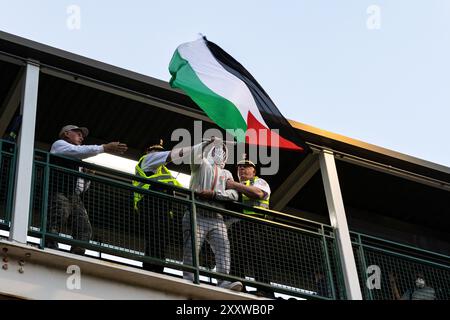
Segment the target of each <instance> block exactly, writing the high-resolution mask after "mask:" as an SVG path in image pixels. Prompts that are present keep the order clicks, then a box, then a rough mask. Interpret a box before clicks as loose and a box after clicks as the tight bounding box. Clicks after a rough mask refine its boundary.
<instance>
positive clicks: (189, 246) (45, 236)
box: [0, 149, 450, 299]
mask: <svg viewBox="0 0 450 320" xmlns="http://www.w3.org/2000/svg"><path fill="white" fill-rule="evenodd" d="M2 150H3V149H2ZM12 159H13V154H10V153H3V152H2V158H1V164H2V167H1V172H2V180H1V181H2V182H1V188H3V189H5V188H9V187H10V185H11V183H10V182H11V181H10V182H8V183H5V182H3V181H4V180H6V179H4V178H3V177H6V176H7V174H5V173H4V172H10V170H12V168H13V166H12V163H13V162H14V161H12ZM55 159H56V160H57V161H54V160H52V156H51V155H49V154H48V153H45V152H36V156H35V162H34V168H33V189H32V196H33V199H32V210H31V213H30V230H31V232H32V233H33V235H38V236H39V237H41V239H42V243H41V246H42V247H50V248H58V243H59V244H61V243H63V244H67V245H69V246H70V248H71V249H70V250H71V251H72V252H73V253H76V254H84V253H85V250H86V249H91V250H95V251H98V252H100V253H109V254H112V255H114V256H117V257H126V258H131V259H133V260H136V261H140V262H142V267H143V268H144V269H146V270H150V271H154V272H164V271H167V270H166V269H165V267H167V268H171V270H178V273H177V275H178V276H179V277H181V276H183V277H184V278H186V279H190V280H193V281H198V280H199V279H198V278H197V275H203V276H206V277H209V279H210V280H209V281H210V282H211V283H214V284H217V285H219V286H222V287H225V288H227V285H230V284H232V283H235V282H236V281H239V282H242V284H243V285H244V290H247V291H248V292H254V291H252V289H255V288H256V290H257V291H256V293H257V294H259V295H262V296H266V297H274V296H275V294H277V293H283V294H288V295H292V296H298V297H302V298H321V299H346V290H345V286H344V281H343V277H342V270H341V263H340V261H339V254H338V252H337V247H336V239H335V236H334V231H333V229H332V228H331V227H330V226H327V225H323V224H320V223H317V222H313V221H308V220H305V219H300V218H297V217H293V216H289V215H286V214H283V213H279V212H274V211H270V210H261V209H257V208H251V209H252V210H253V211H255V212H257V213H260V215H259V217H258V216H257V217H256V218H255V216H251V215H247V214H244V212H246V211H245V210H247V211H248V209H249V208H248V207H243V206H242V205H240V204H237V203H227V204H225V203H219V202H205V201H199V200H198V199H195V198H194V199H195V200H194V199H193V197H192V193H191V191H190V190H187V189H180V188H176V187H173V186H169V185H164V184H160V183H156V182H155V183H153V182H150V186H151V187H150V189H149V190H144V189H140V188H137V187H134V186H133V185H132V181H133V180H136V179H138V180H139V179H141V178H138V177H136V176H132V175H127V174H123V173H119V172H115V171H114V170H110V169H106V168H102V167H97V166H95V165H92V164H87V163H81V162H73V161H69V162H68V161H67V160H68V159H65V158H62V160H63V161H62V162H61V161H60V160H61V159H59V157H55ZM58 159H59V160H58ZM80 167H84V168H85V169H80ZM86 169H88V170H86ZM89 169H90V170H93V169H94V170H96V172H95V174H93V172H92V171H89ZM8 170H9V171H8ZM146 182H147V183H148V181H146ZM6 186H8V187H6ZM3 189H2V190H3ZM5 190H6V189H5ZM8 190H9V189H8ZM6 193H7V192H6ZM136 193H139V194H141V195H142V196H143V197H142V198H141V200H140V201H138V203H137V204H136V203H135V195H136ZM2 194H5V193H2ZM2 199H4V198H2ZM0 204H1V205H2V208H6V207H7V206H8V204H7V201H5V200H2V202H0ZM2 212H4V211H2ZM194 212H195V215H193V213H194ZM4 216H5V215H4ZM194 218H195V219H194ZM194 235H195V236H194ZM351 236H352V242H353V250H354V256H355V260H356V265H357V270H358V276H359V281H360V284H361V290H362V293H363V297H364V299H449V298H450V271H449V269H450V263H449V261H450V260H449V257H446V256H442V255H436V254H433V253H431V252H425V251H423V250H422V251H420V250H416V249H414V248H411V247H406V246H402V245H399V244H395V243H389V242H388V241H384V240H383V239H376V238H373V237H369V236H365V235H359V234H356V233H351ZM194 244H195V245H194ZM59 248H60V246H59ZM373 266H376V267H378V268H379V270H380V275H381V277H380V280H379V285H378V287H377V285H375V286H373V287H370V288H369V286H368V285H367V284H368V282H370V281H368V279H369V277H370V273H369V272H368V270H369V269H370V268H371V267H373ZM371 270H373V269H371ZM202 281H204V280H202ZM375 283H376V282H375ZM419 286H421V288H419ZM419 289H420V290H419Z"/></svg>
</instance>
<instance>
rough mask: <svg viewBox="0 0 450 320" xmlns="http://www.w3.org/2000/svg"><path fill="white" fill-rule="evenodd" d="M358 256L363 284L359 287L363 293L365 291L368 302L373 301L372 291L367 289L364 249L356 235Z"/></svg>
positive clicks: (359, 236)
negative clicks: (362, 289)
mask: <svg viewBox="0 0 450 320" xmlns="http://www.w3.org/2000/svg"><path fill="white" fill-rule="evenodd" d="M358 256H359V260H360V262H361V267H362V268H363V270H362V274H361V279H362V280H363V282H364V283H361V285H362V286H363V287H364V291H366V293H367V298H368V299H369V300H373V295H372V290H370V289H369V288H368V287H367V273H366V272H367V263H366V257H365V255H364V249H363V245H362V241H361V235H360V234H359V233H358Z"/></svg>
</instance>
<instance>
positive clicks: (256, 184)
mask: <svg viewBox="0 0 450 320" xmlns="http://www.w3.org/2000/svg"><path fill="white" fill-rule="evenodd" d="M237 174H238V177H239V182H236V181H233V180H231V179H230V180H228V181H227V188H228V189H230V190H236V191H238V192H239V193H240V194H241V201H242V203H243V204H245V205H246V206H250V207H257V208H262V209H269V199H270V186H269V184H268V183H267V181H265V180H264V179H262V178H259V177H258V176H256V165H255V164H254V163H253V162H252V161H250V160H246V159H243V160H241V161H239V162H238V164H237ZM243 213H244V214H246V215H249V216H252V217H257V218H260V219H266V220H270V219H271V216H269V215H266V214H263V213H261V212H256V211H253V210H250V209H244V210H243ZM263 228H267V227H266V226H265V225H262V224H259V223H257V222H255V221H251V220H250V221H249V220H244V219H240V220H238V221H237V222H234V223H233V224H232V227H231V230H230V237H231V244H232V245H231V251H232V252H231V260H232V267H231V269H232V273H233V274H236V275H237V276H240V277H245V270H247V266H250V268H251V269H252V270H253V277H254V279H255V281H257V282H261V283H265V284H270V280H269V279H270V269H269V268H268V262H269V261H270V246H271V244H270V242H271V239H269V238H268V236H267V234H268V233H266V232H265V231H267V230H264V229H263ZM256 295H259V296H264V297H267V298H272V299H274V298H275V295H274V293H273V291H271V290H267V289H258V290H257V292H256Z"/></svg>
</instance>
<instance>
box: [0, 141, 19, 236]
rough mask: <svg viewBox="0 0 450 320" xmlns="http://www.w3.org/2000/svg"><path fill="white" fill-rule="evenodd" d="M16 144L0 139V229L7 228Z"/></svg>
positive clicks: (11, 196)
mask: <svg viewBox="0 0 450 320" xmlns="http://www.w3.org/2000/svg"><path fill="white" fill-rule="evenodd" d="M15 164H16V145H15V143H13V142H9V141H6V140H0V229H4V230H9V227H10V222H11V211H12V202H13V193H14V175H15Z"/></svg>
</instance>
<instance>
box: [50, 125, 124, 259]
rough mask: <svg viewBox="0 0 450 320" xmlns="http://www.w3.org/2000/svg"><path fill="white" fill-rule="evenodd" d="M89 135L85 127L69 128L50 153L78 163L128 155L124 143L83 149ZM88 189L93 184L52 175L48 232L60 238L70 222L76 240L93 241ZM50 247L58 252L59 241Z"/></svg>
mask: <svg viewBox="0 0 450 320" xmlns="http://www.w3.org/2000/svg"><path fill="white" fill-rule="evenodd" d="M88 134H89V130H88V129H87V128H85V127H78V126H75V125H66V126H64V127H63V128H62V129H61V130H60V132H59V138H60V139H59V140H57V141H55V142H54V143H53V145H52V147H51V149H50V153H51V154H55V155H63V156H67V157H73V158H76V159H85V158H89V157H92V156H95V155H97V154H100V153H103V152H109V153H116V154H123V153H124V152H125V151H127V146H126V144H124V143H120V142H110V143H107V144H102V145H82V143H83V141H84V139H85V138H86V137H87V136H88ZM57 162H58V163H59V164H62V165H63V166H65V167H68V168H70V169H73V170H77V171H82V170H83V169H82V168H80V167H79V166H78V165H76V164H74V163H72V162H71V161H67V160H63V159H59V160H58V161H57ZM63 175H64V176H63ZM88 188H89V182H88V181H85V180H84V179H82V178H77V177H73V176H71V175H65V174H62V173H61V172H56V171H55V170H52V171H51V175H50V197H51V205H50V214H49V217H48V221H47V222H48V224H47V225H48V230H47V231H48V232H49V233H53V234H58V233H59V232H60V231H61V230H62V229H63V228H65V227H66V224H67V223H68V221H69V218H70V220H71V222H72V228H71V229H72V236H73V238H74V239H77V240H81V241H89V240H90V239H91V237H92V227H91V223H90V221H89V216H88V214H87V211H86V208H85V207H84V204H83V201H82V196H83V193H84V192H85V191H86V190H87V189H88ZM46 247H48V248H53V249H57V248H58V245H57V242H56V241H55V240H52V239H48V238H47V239H46ZM70 251H71V252H72V253H75V254H84V252H85V249H84V248H81V247H78V246H72V247H71V249H70Z"/></svg>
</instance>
